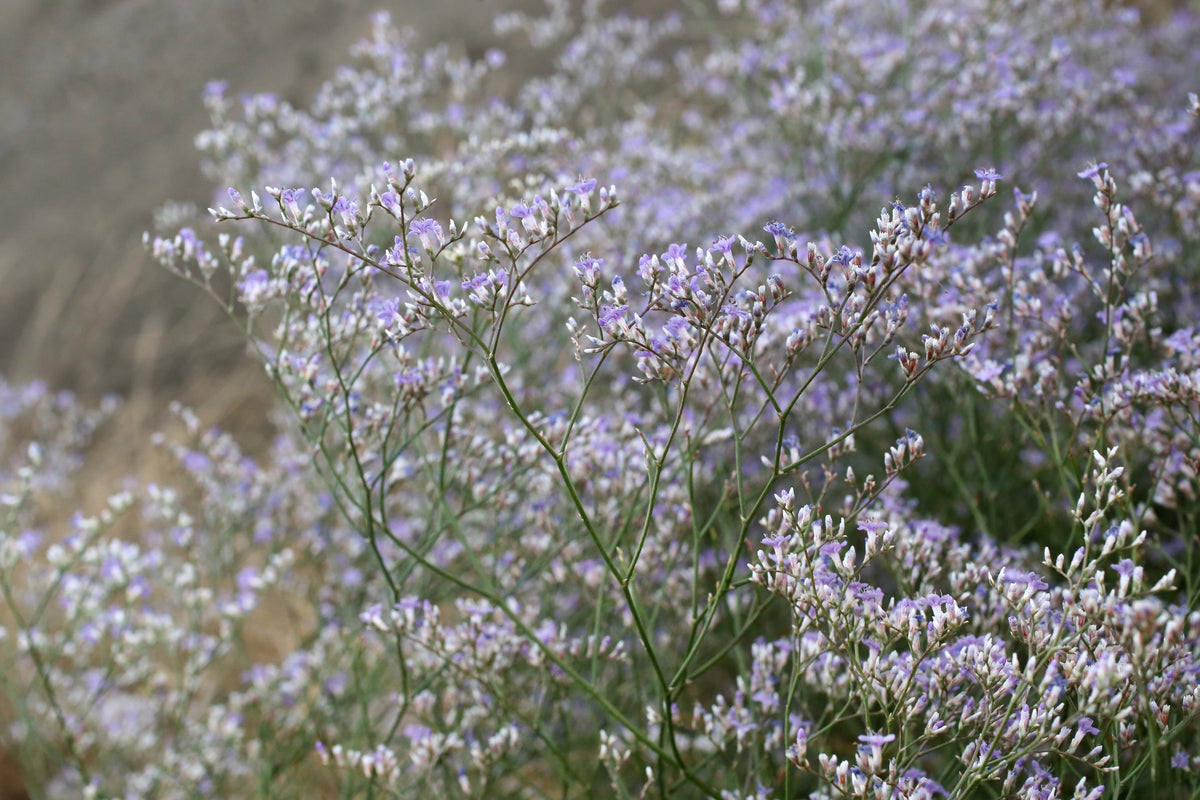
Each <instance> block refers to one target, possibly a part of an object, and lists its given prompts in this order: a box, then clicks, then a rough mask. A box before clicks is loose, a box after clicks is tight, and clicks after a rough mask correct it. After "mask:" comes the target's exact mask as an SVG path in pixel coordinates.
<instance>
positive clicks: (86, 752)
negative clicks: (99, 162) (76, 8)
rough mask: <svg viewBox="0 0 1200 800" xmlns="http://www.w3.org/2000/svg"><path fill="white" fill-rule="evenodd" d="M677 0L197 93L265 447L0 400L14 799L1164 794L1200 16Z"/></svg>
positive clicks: (206, 256) (1185, 655)
mask: <svg viewBox="0 0 1200 800" xmlns="http://www.w3.org/2000/svg"><path fill="white" fill-rule="evenodd" d="M678 6H679V8H678V10H677V12H675V13H671V14H666V15H658V16H654V17H652V18H646V19H643V18H640V17H638V16H636V14H632V13H626V12H618V11H616V10H613V9H611V8H609V7H607V6H606V5H604V4H603V3H602V2H598V1H596V0H586V2H579V3H575V2H569V0H548V2H547V4H546V8H545V10H544V12H542V13H539V14H537V15H527V14H524V13H506V14H502V15H500V16H498V17H497V18H496V20H495V29H496V47H495V49H492V50H489V51H487V52H486V53H484V54H482V55H481V56H480V57H479V58H465V57H459V56H455V55H452V52H451V50H450V49H449V48H447V47H444V46H439V45H437V44H436V43H431V42H425V41H420V40H418V39H417V38H416V37H415V36H414V35H413V34H411V33H408V32H405V31H404V29H403V27H402V19H401V18H400V16H399V15H398V14H397V17H396V18H395V19H392V18H389V17H388V16H387V15H386V14H379V15H378V16H376V17H375V18H374V19H373V21H372V25H371V28H370V34H369V36H368V37H367V38H366V39H364V40H363V41H362V42H360V43H359V44H358V45H357V46H356V47H355V48H354V50H353V52H351V53H349V54H347V58H346V63H347V66H345V67H344V68H342V69H341V70H339V71H338V73H337V74H336V75H335V76H334V77H333V78H332V79H331V80H330V81H329V82H328V83H326V84H325V85H323V86H321V87H319V88H316V87H314V89H315V93H314V95H313V96H312V100H311V102H310V103H309V104H307V106H306V107H296V106H293V105H291V104H289V103H287V102H285V101H284V100H282V99H280V98H278V97H275V96H272V95H251V96H244V97H233V96H230V94H229V93H227V92H226V90H225V87H224V86H222V85H220V84H212V85H211V86H210V87H209V90H208V91H207V93H206V95H205V97H204V98H203V100H202V102H203V103H204V104H205V106H206V107H207V109H208V111H209V114H210V116H211V126H210V128H209V129H208V130H206V131H203V132H202V133H200V134H199V135H198V137H197V140H196V142H197V148H198V150H199V156H198V157H199V158H200V159H202V160H203V164H204V168H205V170H206V174H207V176H208V177H209V179H210V180H211V181H212V184H213V186H214V187H216V188H215V194H214V200H213V209H211V213H210V214H209V215H207V216H205V215H194V216H192V215H189V214H188V213H187V212H186V210H183V209H180V208H178V207H165V208H164V209H163V211H162V213H160V214H159V223H160V226H161V229H160V230H157V231H154V232H151V233H148V234H147V235H146V246H147V250H148V251H149V253H150V254H151V255H152V257H153V258H154V259H156V260H157V261H158V262H160V263H161V264H162V266H163V267H164V268H166V269H168V270H170V271H171V272H173V273H175V274H176V275H177V276H178V277H179V278H180V279H181V280H183V281H187V282H190V283H192V284H194V286H195V289H194V292H195V302H196V303H209V304H215V305H217V306H219V307H220V308H222V309H223V310H224V311H225V312H227V314H228V317H229V325H230V326H235V327H236V328H237V329H239V330H240V331H241V332H242V334H244V336H245V339H246V341H247V344H248V349H249V353H250V355H249V356H248V357H249V358H252V359H256V360H257V361H259V362H261V364H262V367H263V369H264V370H265V374H266V375H267V376H268V378H269V379H270V381H271V383H272V384H273V385H274V387H275V390H276V397H277V402H275V404H274V405H273V406H272V407H269V408H263V409H262V410H261V416H262V420H263V422H262V424H263V425H264V426H265V425H270V426H272V431H273V432H274V434H275V435H274V443H273V445H272V446H271V447H270V448H263V449H262V452H257V451H254V452H251V451H250V450H243V449H242V448H241V447H239V444H238V442H237V441H235V440H234V438H233V437H232V436H230V435H229V434H226V433H223V432H221V431H219V430H210V429H207V428H206V427H205V426H204V425H202V424H201V423H200V421H199V418H198V417H197V415H196V414H194V413H193V412H191V411H189V410H188V409H186V408H182V407H176V408H175V409H174V411H175V415H176V417H177V418H178V425H177V427H176V428H175V429H173V430H169V431H167V432H164V433H162V434H158V435H157V436H155V437H154V439H153V441H152V442H148V443H147V445H153V446H155V447H158V448H160V449H161V450H162V451H163V452H164V453H166V454H169V456H170V458H171V459H172V465H171V466H170V467H169V468H167V469H165V470H164V474H163V475H162V477H161V479H159V480H155V481H153V482H151V481H147V480H136V481H135V480H132V479H131V480H129V481H128V482H127V484H128V485H127V487H126V489H125V490H124V491H121V492H120V493H118V494H116V495H114V496H112V497H111V498H110V499H109V500H108V501H107V503H106V504H104V505H102V506H100V507H84V508H82V509H80V510H79V512H78V513H76V514H75V515H74V516H73V517H72V516H71V515H70V514H69V513H67V514H64V513H63V508H64V507H70V506H71V504H72V503H73V502H74V501H73V493H74V492H75V491H76V488H77V487H76V486H75V484H73V478H72V476H73V475H74V474H78V470H79V469H80V467H81V465H82V464H84V463H86V458H87V445H88V441H89V439H91V438H92V436H93V434H94V433H95V432H96V431H97V430H98V429H100V426H103V424H104V420H105V418H106V417H107V416H108V415H110V414H111V413H112V411H113V406H112V405H111V404H105V405H102V406H100V407H95V408H93V407H86V406H85V405H83V404H80V403H77V402H75V401H74V400H73V399H72V398H70V397H69V396H66V395H59V394H54V393H52V392H49V391H48V390H46V389H45V388H44V387H42V386H41V385H36V384H35V385H30V386H19V385H11V384H7V383H0V601H2V602H0V684H2V685H3V688H4V690H5V699H6V702H5V704H4V707H3V709H2V712H3V713H2V714H0V723H2V724H0V746H2V747H3V748H4V749H5V750H7V751H9V752H12V753H15V754H17V757H18V758H19V761H20V764H21V768H22V772H23V774H24V776H25V781H26V784H27V786H28V791H29V796H31V797H34V798H42V797H45V798H73V797H86V798H112V799H113V800H116V799H117V798H120V799H122V800H124V799H126V798H128V799H132V798H200V797H212V798H427V797H438V798H458V797H475V798H509V797H512V798H517V797H520V798H526V797H528V798H589V797H616V798H667V797H671V798H730V799H732V798H746V799H747V800H749V798H762V799H765V798H772V799H774V798H797V797H811V798H851V797H853V798H935V797H946V798H976V797H979V798H1000V797H1005V798H1008V797H1015V798H1055V797H1073V798H1090V799H1094V800H1095V799H1098V798H1143V797H1154V798H1157V797H1167V798H1197V797H1200V537H1198V533H1197V531H1198V527H1197V525H1198V521H1200V495H1198V490H1200V99H1198V98H1197V95H1196V92H1198V91H1200V77H1198V76H1200V8H1197V6H1196V5H1195V4H1194V3H1193V4H1191V5H1189V4H1187V3H1179V4H1177V5H1174V6H1171V5H1169V4H1167V5H1164V6H1162V7H1160V6H1155V7H1154V8H1153V9H1151V8H1150V6H1145V7H1141V8H1139V7H1138V6H1136V5H1122V4H1119V3H1115V2H1099V0H1097V1H1096V2H1091V1H1090V0H1041V1H1040V2H1023V1H1022V0H909V2H892V0H715V1H712V2H706V1H705V0H695V2H680V3H679V4H678ZM506 49H507V52H511V53H518V52H525V51H528V50H530V49H534V50H537V51H539V52H541V53H543V54H544V56H543V60H544V63H545V64H546V65H547V66H546V68H545V69H544V70H543V71H542V72H541V73H540V74H537V75H533V76H530V77H528V78H523V79H522V80H520V81H516V82H514V81H512V80H511V79H506V78H511V76H508V75H507V73H506V59H507V58H508V56H507V55H506ZM64 520H69V522H66V521H64Z"/></svg>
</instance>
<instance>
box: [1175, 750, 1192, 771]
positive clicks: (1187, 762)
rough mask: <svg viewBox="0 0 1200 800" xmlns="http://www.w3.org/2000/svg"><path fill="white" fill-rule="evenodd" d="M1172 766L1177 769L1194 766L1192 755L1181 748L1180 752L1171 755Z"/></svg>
mask: <svg viewBox="0 0 1200 800" xmlns="http://www.w3.org/2000/svg"><path fill="white" fill-rule="evenodd" d="M1171 766H1172V767H1174V768H1175V769H1187V768H1189V767H1190V766H1192V759H1191V756H1189V755H1188V754H1187V753H1185V752H1183V751H1182V750H1180V751H1179V752H1178V753H1176V754H1175V755H1173V756H1171Z"/></svg>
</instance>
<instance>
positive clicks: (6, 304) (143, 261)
mask: <svg viewBox="0 0 1200 800" xmlns="http://www.w3.org/2000/svg"><path fill="white" fill-rule="evenodd" d="M539 5H540V4H538V3H536V2H534V0H437V2H427V1H426V0H392V1H391V2H388V0H2V2H0V176H2V177H0V186H3V191H0V286H2V287H3V288H2V289H0V375H2V376H3V377H4V378H5V379H6V380H8V381H10V382H25V381H28V380H33V379H38V380H44V381H47V382H49V383H50V385H51V386H53V387H54V388H61V389H69V390H72V391H74V392H76V393H77V394H79V395H80V396H81V397H83V398H86V399H94V398H96V397H98V396H100V395H102V394H104V393H110V392H114V393H118V394H120V395H121V396H122V397H124V398H125V400H126V405H125V408H124V410H123V411H122V413H121V417H120V418H119V420H118V429H119V430H120V435H119V436H118V437H117V438H118V439H119V440H120V441H124V442H126V443H127V446H128V447H130V448H138V447H144V445H145V443H144V438H145V437H144V436H132V437H131V436H129V435H128V434H132V433H136V432H137V430H139V429H147V428H153V426H154V425H156V424H158V421H159V418H160V417H161V416H162V415H163V414H164V413H165V408H166V405H167V403H168V402H169V401H170V400H173V399H179V400H182V401H183V402H185V403H187V404H189V405H192V406H194V407H195V408H197V410H198V411H199V412H200V413H201V416H202V417H203V418H205V419H206V420H207V421H209V422H213V423H217V424H221V425H222V426H226V427H231V428H233V429H235V431H236V429H237V428H239V427H242V426H249V427H251V428H253V427H255V425H256V424H258V425H261V421H262V413H261V412H262V410H263V409H262V403H261V399H262V398H264V397H265V396H266V391H267V389H266V384H265V380H264V379H263V378H262V376H261V374H260V372H261V368H260V367H257V366H255V365H254V364H252V363H251V362H250V360H249V359H247V358H245V356H244V352H245V344H244V342H243V341H242V340H241V338H240V337H239V335H238V334H237V331H236V330H235V329H234V328H233V326H232V325H230V324H229V323H228V321H227V320H225V319H224V318H223V316H222V314H221V312H220V311H219V309H217V308H216V307H215V305H214V304H213V303H212V301H211V300H210V299H208V298H206V297H205V296H204V295H203V294H202V293H200V292H199V291H197V290H196V289H195V288H194V287H192V286H190V285H189V284H186V283H185V282H183V281H182V280H180V279H178V278H176V277H174V276H172V275H170V274H168V273H167V272H166V271H165V270H163V269H162V268H161V267H159V266H158V265H157V264H155V263H152V261H151V259H150V257H149V256H148V254H147V253H146V252H145V251H144V250H143V247H142V242H141V237H142V232H143V231H146V230H151V229H152V227H153V223H154V210H155V209H156V208H157V207H159V206H160V205H162V204H163V203H165V202H168V201H177V202H183V203H194V204H196V206H197V207H198V208H199V209H200V210H201V213H203V212H202V210H203V209H204V208H207V207H208V206H209V205H212V199H213V196H214V195H213V192H214V190H215V189H216V188H222V189H223V187H213V186H211V185H209V184H207V183H206V182H205V181H204V180H203V179H202V177H201V175H200V169H199V157H198V154H197V153H196V152H195V150H194V148H193V140H194V138H195V136H196V134H197V133H199V132H200V131H201V130H202V129H203V128H204V127H205V126H206V123H207V115H206V113H205V111H204V108H203V106H202V103H201V96H202V92H203V89H204V85H205V83H207V82H208V81H210V80H224V81H228V84H229V92H230V95H231V96H237V95H239V94H241V93H243V92H263V91H269V92H274V93H276V94H278V95H280V96H282V97H283V98H285V99H287V100H289V101H291V102H292V103H294V104H298V105H307V104H308V102H309V101H310V99H311V98H312V96H313V94H314V93H315V91H316V89H317V88H318V87H319V85H320V84H321V82H322V81H323V80H325V79H326V78H327V77H328V76H330V75H331V74H332V71H333V70H334V69H335V68H336V67H337V66H338V65H340V64H343V63H346V62H347V61H348V59H349V55H348V50H349V48H350V46H351V44H352V43H353V42H354V41H355V40H356V39H358V38H360V37H362V36H363V35H365V34H366V33H367V30H368V22H369V16H370V14H371V12H372V11H375V10H377V9H381V8H383V9H387V10H389V11H391V13H392V16H393V19H394V20H395V21H396V22H397V23H399V24H401V25H407V26H411V27H414V28H416V29H417V30H418V31H419V32H420V34H421V35H422V38H423V39H425V40H427V41H428V42H429V43H430V44H433V43H436V42H442V41H445V42H448V43H450V44H451V45H452V46H453V47H455V48H461V50H462V51H463V52H466V53H469V54H472V55H480V54H482V53H483V51H484V50H486V49H487V47H488V46H490V45H493V44H495V41H496V40H495V39H494V37H493V34H492V28H491V19H492V17H493V16H494V14H495V13H497V12H498V11H502V10H505V9H511V8H518V7H522V8H536V7H538V6H539ZM510 63H512V62H510ZM519 68H520V67H519V64H518V65H517V66H515V67H514V69H519ZM397 155H400V154H397ZM256 420H257V423H256ZM243 433H250V434H251V435H253V431H248V432H246V431H243ZM252 438H253V436H252ZM139 440H141V441H139ZM132 454H133V451H130V452H129V453H124V454H123V455H122V458H126V457H130V456H132Z"/></svg>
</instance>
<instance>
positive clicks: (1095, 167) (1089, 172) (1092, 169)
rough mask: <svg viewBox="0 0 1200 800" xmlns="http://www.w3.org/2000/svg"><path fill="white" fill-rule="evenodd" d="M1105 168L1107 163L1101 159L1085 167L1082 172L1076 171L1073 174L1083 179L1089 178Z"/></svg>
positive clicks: (1097, 174)
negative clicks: (1097, 162)
mask: <svg viewBox="0 0 1200 800" xmlns="http://www.w3.org/2000/svg"><path fill="white" fill-rule="evenodd" d="M1106 169H1108V164H1106V163H1105V162H1103V161H1101V162H1100V163H1099V164H1092V165H1090V166H1089V167H1088V168H1087V169H1085V170H1083V171H1082V172H1077V173H1075V174H1076V175H1078V176H1079V177H1080V178H1083V179H1085V180H1090V179H1092V178H1095V177H1097V176H1099V175H1100V173H1101V172H1102V171H1103V170H1106Z"/></svg>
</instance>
